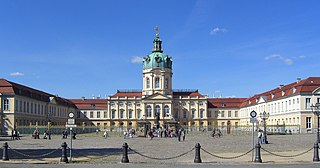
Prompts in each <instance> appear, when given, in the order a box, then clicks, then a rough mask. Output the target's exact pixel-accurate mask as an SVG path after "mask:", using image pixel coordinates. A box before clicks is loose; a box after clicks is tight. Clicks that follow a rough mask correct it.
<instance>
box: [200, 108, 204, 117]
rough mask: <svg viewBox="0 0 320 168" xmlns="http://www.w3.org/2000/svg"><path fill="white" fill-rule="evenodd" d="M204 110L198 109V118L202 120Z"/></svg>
mask: <svg viewBox="0 0 320 168" xmlns="http://www.w3.org/2000/svg"><path fill="white" fill-rule="evenodd" d="M203 112H204V109H200V118H203Z"/></svg>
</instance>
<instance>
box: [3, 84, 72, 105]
mask: <svg viewBox="0 0 320 168" xmlns="http://www.w3.org/2000/svg"><path fill="white" fill-rule="evenodd" d="M0 93H2V94H13V95H21V96H25V97H30V98H32V99H36V100H40V101H44V102H50V97H54V98H55V100H56V102H57V103H58V104H59V105H64V106H69V107H75V106H74V104H73V103H71V102H70V101H69V100H67V99H64V98H61V97H58V96H55V95H52V94H49V93H45V92H43V91H40V90H36V89H33V88H30V87H27V86H23V85H20V84H17V83H14V82H11V81H8V80H6V79H2V78H1V79H0Z"/></svg>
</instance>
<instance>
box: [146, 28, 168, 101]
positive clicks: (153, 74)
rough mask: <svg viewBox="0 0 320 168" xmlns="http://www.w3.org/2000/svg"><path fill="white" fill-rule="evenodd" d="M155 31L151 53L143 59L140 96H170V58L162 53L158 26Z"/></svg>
mask: <svg viewBox="0 0 320 168" xmlns="http://www.w3.org/2000/svg"><path fill="white" fill-rule="evenodd" d="M155 30H156V37H155V39H154V40H153V49H152V53H151V54H149V55H147V56H146V57H144V58H143V89H142V96H143V97H146V96H149V95H153V94H155V93H159V94H162V95H167V96H172V58H171V57H169V56H168V55H166V54H164V53H163V49H162V46H161V45H162V41H161V39H160V37H159V32H158V26H156V28H155Z"/></svg>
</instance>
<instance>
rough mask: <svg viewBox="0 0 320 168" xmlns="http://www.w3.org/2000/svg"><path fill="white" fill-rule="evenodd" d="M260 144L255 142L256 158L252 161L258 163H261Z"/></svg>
mask: <svg viewBox="0 0 320 168" xmlns="http://www.w3.org/2000/svg"><path fill="white" fill-rule="evenodd" d="M260 148H261V146H260V144H259V143H258V144H256V158H255V159H254V162H259V163H262V160H261V154H260Z"/></svg>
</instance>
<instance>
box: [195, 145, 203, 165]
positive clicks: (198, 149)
mask: <svg viewBox="0 0 320 168" xmlns="http://www.w3.org/2000/svg"><path fill="white" fill-rule="evenodd" d="M195 148H196V153H195V154H196V155H195V157H194V163H202V160H201V156H200V149H201V146H200V144H199V143H197V144H196V146H195Z"/></svg>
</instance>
